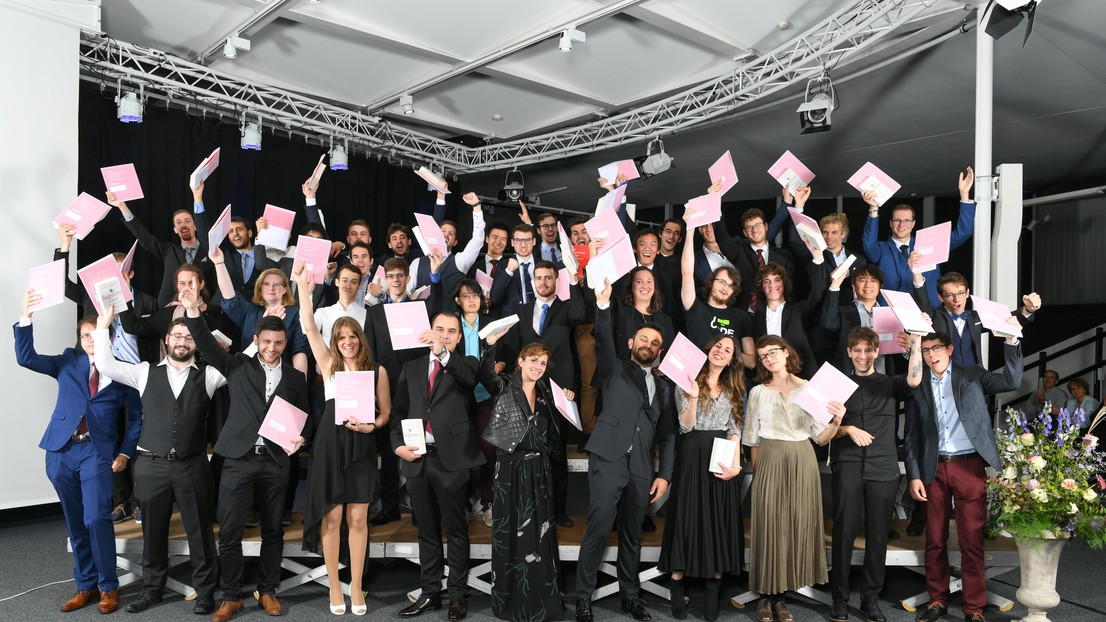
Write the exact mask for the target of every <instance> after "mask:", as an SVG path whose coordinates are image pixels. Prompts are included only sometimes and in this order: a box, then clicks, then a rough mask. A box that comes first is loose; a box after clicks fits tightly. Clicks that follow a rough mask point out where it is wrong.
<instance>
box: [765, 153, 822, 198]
mask: <svg viewBox="0 0 1106 622" xmlns="http://www.w3.org/2000/svg"><path fill="white" fill-rule="evenodd" d="M768 174H769V175H771V176H772V179H775V180H776V181H778V182H780V185H781V186H783V187H784V188H787V190H788V191H789V192H795V190H796V189H797V188H799V186H809V185H810V182H812V181H814V173H812V172H810V169H809V168H807V167H806V166H805V165H803V163H802V162H800V161H799V158H796V157H795V156H794V155H793V154H792V153H791V152H790V151H784V152H783V155H782V156H780V159H779V160H776V163H775V164H773V165H772V168H770V169H768Z"/></svg>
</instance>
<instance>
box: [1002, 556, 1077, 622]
mask: <svg viewBox="0 0 1106 622" xmlns="http://www.w3.org/2000/svg"><path fill="white" fill-rule="evenodd" d="M1014 541H1015V542H1016V543H1017V545H1018V560H1019V562H1020V564H1021V574H1022V581H1021V587H1019V588H1018V593H1017V598H1018V602H1020V603H1021V604H1023V605H1025V607H1026V609H1028V612H1027V613H1026V615H1025V617H1024V618H1022V619H1021V622H1049V618H1048V610H1049V609H1052V608H1053V607H1055V606H1056V605H1059V604H1060V595H1059V594H1057V593H1056V569H1057V567H1058V566H1059V565H1060V553H1061V552H1062V551H1063V550H1064V545H1066V544H1067V543H1068V538H1050V539H1044V538H1015V539H1014Z"/></svg>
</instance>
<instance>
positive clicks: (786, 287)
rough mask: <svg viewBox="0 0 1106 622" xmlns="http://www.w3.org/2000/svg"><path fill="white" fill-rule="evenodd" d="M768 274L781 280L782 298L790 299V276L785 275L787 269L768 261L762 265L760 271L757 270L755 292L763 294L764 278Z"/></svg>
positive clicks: (786, 300)
mask: <svg viewBox="0 0 1106 622" xmlns="http://www.w3.org/2000/svg"><path fill="white" fill-rule="evenodd" d="M769 276H778V277H780V281H782V282H783V299H784V301H785V302H788V301H790V300H791V277H789V276H787V270H784V269H783V266H781V265H780V264H778V263H775V262H772V261H769V262H768V263H767V264H765V265H764V267H763V268H761V269H760V271H758V272H757V290H756V291H757V293H758V294H760V295H762V296H763V295H764V279H766V278H768V277H769Z"/></svg>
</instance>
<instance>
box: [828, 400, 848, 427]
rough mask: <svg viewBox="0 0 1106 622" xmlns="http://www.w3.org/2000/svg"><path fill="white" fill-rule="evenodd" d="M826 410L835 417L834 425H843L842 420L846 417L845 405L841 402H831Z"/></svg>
mask: <svg viewBox="0 0 1106 622" xmlns="http://www.w3.org/2000/svg"><path fill="white" fill-rule="evenodd" d="M826 410H827V411H828V412H829V414H831V415H833V423H836V424H837V425H841V419H842V418H843V417H844V416H845V405H844V404H842V403H841V402H830V403H829V404H826Z"/></svg>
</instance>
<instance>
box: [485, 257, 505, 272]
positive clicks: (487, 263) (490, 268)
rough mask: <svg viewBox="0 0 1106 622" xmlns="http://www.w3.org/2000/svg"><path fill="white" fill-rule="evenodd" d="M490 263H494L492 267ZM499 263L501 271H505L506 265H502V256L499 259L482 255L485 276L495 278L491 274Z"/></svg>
mask: <svg viewBox="0 0 1106 622" xmlns="http://www.w3.org/2000/svg"><path fill="white" fill-rule="evenodd" d="M492 261H495V262H496V263H495V265H492ZM501 263H502V264H503V269H504V270H506V269H507V264H506V263H504V257H503V255H500V256H499V257H492V256H491V255H484V274H487V275H488V276H495V275H494V274H492V272H495V271H496V269H497V268H498V267H499V264H501Z"/></svg>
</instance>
